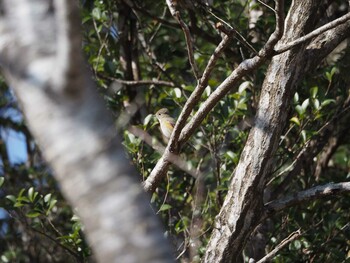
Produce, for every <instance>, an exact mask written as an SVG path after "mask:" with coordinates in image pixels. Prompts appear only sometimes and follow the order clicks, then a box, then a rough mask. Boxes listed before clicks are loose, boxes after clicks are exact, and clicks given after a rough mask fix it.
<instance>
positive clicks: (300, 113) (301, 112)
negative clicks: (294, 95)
mask: <svg viewBox="0 0 350 263" xmlns="http://www.w3.org/2000/svg"><path fill="white" fill-rule="evenodd" d="M295 110H296V111H297V113H298V114H299V115H300V116H303V115H304V112H305V110H304V109H303V107H301V106H300V105H297V106H296V107H295Z"/></svg>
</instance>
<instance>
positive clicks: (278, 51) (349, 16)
mask: <svg viewBox="0 0 350 263" xmlns="http://www.w3.org/2000/svg"><path fill="white" fill-rule="evenodd" d="M349 20H350V12H349V13H347V14H346V15H343V16H342V17H339V18H338V19H335V20H333V21H332V22H329V23H327V24H325V25H323V26H321V27H319V28H317V29H315V30H314V31H312V32H310V33H309V34H307V35H305V36H303V37H300V38H298V39H296V40H294V41H292V42H289V43H287V44H285V45H282V46H280V47H277V49H276V50H275V52H276V54H281V53H283V52H285V51H287V50H289V49H291V48H293V47H295V46H297V45H300V44H302V43H305V42H306V41H308V40H310V39H312V38H314V37H317V36H318V35H320V34H322V33H324V32H326V31H328V30H330V29H332V28H335V27H336V26H338V25H341V24H343V23H345V22H347V21H349Z"/></svg>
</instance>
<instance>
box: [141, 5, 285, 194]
mask: <svg viewBox="0 0 350 263" xmlns="http://www.w3.org/2000/svg"><path fill="white" fill-rule="evenodd" d="M167 1H169V0H167ZM276 10H277V12H276V28H275V31H274V33H273V34H272V35H271V36H270V38H269V40H268V41H267V42H266V44H265V46H264V47H263V48H262V50H260V52H259V55H257V56H255V57H253V58H250V59H246V60H244V61H243V62H242V63H241V64H240V65H239V66H238V67H237V68H236V69H235V70H234V71H233V72H232V73H231V74H230V75H229V76H228V77H227V78H226V79H225V80H224V81H223V82H222V83H221V84H220V85H219V86H218V87H217V89H216V90H215V91H214V92H213V93H212V94H211V95H210V96H209V98H208V99H207V100H206V101H205V102H204V103H203V104H202V105H201V107H200V108H199V110H198V111H197V112H196V114H195V115H194V117H193V118H192V119H191V120H190V122H189V123H188V124H187V125H186V126H185V127H184V129H182V127H183V125H184V124H185V122H186V120H187V118H188V116H189V115H190V114H191V111H192V109H193V107H194V106H195V105H196V103H197V102H198V101H199V100H200V96H201V94H202V93H203V91H204V89H205V87H206V86H207V81H208V79H209V76H210V73H211V71H212V70H213V68H214V65H215V63H216V61H217V58H218V56H219V54H220V53H221V52H222V50H223V49H224V47H225V46H226V45H227V43H226V42H227V41H228V40H229V39H226V38H224V39H223V40H222V42H221V44H220V45H219V46H218V47H217V48H216V50H215V51H214V53H213V55H212V57H211V59H210V60H209V62H208V65H207V67H206V70H205V71H204V74H203V76H202V79H201V80H200V81H199V84H198V85H197V87H196V89H195V91H194V92H193V93H192V94H191V96H190V98H189V99H188V101H187V102H186V104H185V106H184V109H183V110H182V112H181V113H180V116H179V118H178V121H177V123H176V124H175V128H174V131H173V134H172V136H171V138H170V141H169V143H168V147H167V148H166V150H165V152H164V154H163V156H162V158H161V159H159V161H158V162H157V164H156V166H155V168H154V169H153V170H152V172H151V174H150V176H149V177H148V178H147V180H146V181H145V182H144V189H145V190H146V191H148V192H153V191H154V190H155V189H156V187H157V185H158V183H159V182H160V180H161V179H162V177H164V176H165V174H166V173H167V169H168V167H169V164H170V163H169V162H168V158H169V155H170V153H171V152H174V151H176V150H177V147H176V146H177V145H176V142H177V138H179V142H178V144H179V145H182V144H183V143H185V142H186V141H187V140H188V139H189V137H190V136H191V135H192V134H193V132H194V131H195V130H196V129H197V128H198V127H199V125H200V124H201V123H202V121H203V120H204V118H205V117H206V116H207V115H208V114H209V112H210V111H211V110H212V109H213V108H214V107H215V105H216V104H217V103H218V102H219V101H220V99H222V98H223V97H224V96H225V95H226V94H227V93H228V92H229V91H230V90H231V89H232V88H233V87H234V86H235V85H236V84H237V83H238V82H239V81H240V80H241V79H242V78H243V77H244V76H246V75H247V74H249V73H250V72H252V71H254V70H255V69H256V68H258V67H259V66H260V65H262V64H263V63H264V62H265V61H266V60H267V59H268V58H270V57H271V56H272V55H273V48H274V45H275V44H276V43H277V42H278V40H279V39H280V38H281V37H282V33H283V28H284V14H283V13H284V1H283V0H279V1H278V3H277V4H276ZM175 11H176V10H175V9H174V8H173V9H171V12H175ZM228 37H229V36H228ZM180 132H181V133H180Z"/></svg>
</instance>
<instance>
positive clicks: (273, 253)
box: [257, 229, 301, 263]
mask: <svg viewBox="0 0 350 263" xmlns="http://www.w3.org/2000/svg"><path fill="white" fill-rule="evenodd" d="M300 236H301V231H300V229H298V230H297V231H295V232H293V233H291V234H290V235H289V236H288V237H286V238H285V239H283V240H282V241H281V243H279V244H278V245H277V246H276V247H275V248H274V249H273V250H271V251H270V252H269V253H268V254H267V255H266V256H265V257H263V258H262V259H260V260H259V261H258V262H257V263H265V262H269V260H271V259H273V258H274V257H275V256H276V254H277V253H278V251H280V250H281V249H282V248H284V247H285V246H286V245H288V244H289V243H290V242H292V241H294V240H296V239H297V238H298V237H300Z"/></svg>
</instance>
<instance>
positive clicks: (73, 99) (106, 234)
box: [0, 0, 173, 262]
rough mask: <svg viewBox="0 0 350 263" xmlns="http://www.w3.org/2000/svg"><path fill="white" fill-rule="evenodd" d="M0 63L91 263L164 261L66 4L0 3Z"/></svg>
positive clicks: (165, 253)
mask: <svg viewBox="0 0 350 263" xmlns="http://www.w3.org/2000/svg"><path fill="white" fill-rule="evenodd" d="M1 9H2V10H1V11H2V17H1V28H0V31H1V38H2V40H1V45H0V60H1V65H2V69H3V73H4V74H5V76H6V79H7V81H8V83H9V84H10V86H11V87H12V88H13V89H14V90H15V93H16V95H17V97H18V99H19V101H20V104H21V106H22V109H23V111H24V115H25V118H26V119H27V121H28V125H29V127H30V129H31V132H32V133H33V135H34V137H35V139H36V140H37V142H38V144H39V145H40V147H41V149H42V151H43V153H44V156H45V158H46V160H47V161H48V163H49V164H51V166H52V168H53V170H54V172H55V176H56V179H57V181H58V182H59V184H60V185H61V188H62V191H63V193H64V194H65V196H66V198H68V199H69V201H70V202H71V204H72V205H73V207H75V208H76V209H77V212H78V214H79V215H80V216H81V219H82V222H83V223H84V225H85V233H86V234H87V237H88V239H89V241H90V244H91V246H92V248H93V251H94V253H95V254H96V258H97V259H98V261H99V262H172V261H173V260H172V256H171V252H170V249H169V245H168V243H167V242H166V240H165V239H164V237H163V232H162V228H161V227H160V224H159V221H158V220H157V218H156V217H155V216H154V214H153V212H152V210H151V209H150V207H149V197H148V196H146V195H145V193H144V192H143V190H142V189H141V186H140V183H139V181H138V179H139V176H138V175H137V173H136V171H135V169H134V168H132V167H131V166H130V165H129V163H130V161H129V160H128V159H127V158H126V154H125V152H124V149H123V147H122V145H121V143H120V140H119V139H118V138H116V136H115V133H116V132H115V128H114V121H113V118H112V116H111V114H110V113H109V112H108V111H107V110H106V106H105V103H104V102H103V100H102V98H100V97H99V95H98V94H97V92H96V88H95V87H94V86H93V84H92V82H91V81H90V77H89V76H88V75H87V72H86V70H85V68H86V66H85V65H84V61H83V59H82V56H81V39H80V24H81V22H80V20H79V10H78V8H77V5H76V2H75V1H71V0H57V1H47V0H21V1H10V0H6V1H2V3H1Z"/></svg>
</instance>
